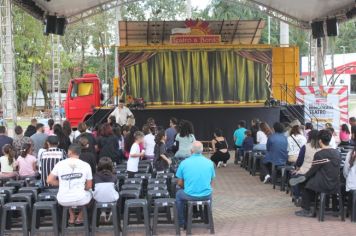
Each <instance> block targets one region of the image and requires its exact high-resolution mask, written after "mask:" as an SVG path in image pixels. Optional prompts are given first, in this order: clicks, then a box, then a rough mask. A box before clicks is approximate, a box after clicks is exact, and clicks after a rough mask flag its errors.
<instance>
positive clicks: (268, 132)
mask: <svg viewBox="0 0 356 236" xmlns="http://www.w3.org/2000/svg"><path fill="white" fill-rule="evenodd" d="M260 130H261V131H262V132H263V133H265V135H266V136H270V135H271V134H272V130H271V128H270V127H269V125H268V124H267V123H266V122H262V123H261V124H260Z"/></svg>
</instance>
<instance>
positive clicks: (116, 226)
mask: <svg viewBox="0 0 356 236" xmlns="http://www.w3.org/2000/svg"><path fill="white" fill-rule="evenodd" d="M117 208H118V207H117V203H116V202H108V203H102V202H100V203H99V202H95V204H94V207H93V218H92V234H93V235H95V234H96V232H107V231H109V232H114V235H115V236H119V235H120V228H121V227H120V217H119V215H120V214H119V211H118V209H117ZM102 210H104V211H106V210H110V212H111V214H112V225H100V222H99V219H100V217H98V216H99V213H100V211H102Z"/></svg>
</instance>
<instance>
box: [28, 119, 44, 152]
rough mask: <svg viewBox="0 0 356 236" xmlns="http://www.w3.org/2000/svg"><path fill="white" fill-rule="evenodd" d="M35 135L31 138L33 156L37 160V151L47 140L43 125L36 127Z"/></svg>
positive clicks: (39, 124)
mask: <svg viewBox="0 0 356 236" xmlns="http://www.w3.org/2000/svg"><path fill="white" fill-rule="evenodd" d="M36 130H37V131H36V133H35V134H34V135H32V136H31V140H32V143H33V155H34V156H35V157H37V158H38V151H39V150H40V149H41V148H43V147H44V144H45V142H46V139H47V137H48V136H47V134H45V133H44V125H43V124H41V123H38V124H37V125H36Z"/></svg>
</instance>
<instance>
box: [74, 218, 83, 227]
mask: <svg viewBox="0 0 356 236" xmlns="http://www.w3.org/2000/svg"><path fill="white" fill-rule="evenodd" d="M83 223H84V221H83V220H78V219H76V220H75V222H74V224H75V225H76V226H78V225H83Z"/></svg>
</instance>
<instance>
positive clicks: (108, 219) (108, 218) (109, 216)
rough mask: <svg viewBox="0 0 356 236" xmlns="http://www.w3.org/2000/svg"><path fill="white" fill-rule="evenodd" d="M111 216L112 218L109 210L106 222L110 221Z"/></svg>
mask: <svg viewBox="0 0 356 236" xmlns="http://www.w3.org/2000/svg"><path fill="white" fill-rule="evenodd" d="M111 218H112V212H110V214H109V215H108V217H107V218H106V222H111Z"/></svg>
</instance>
